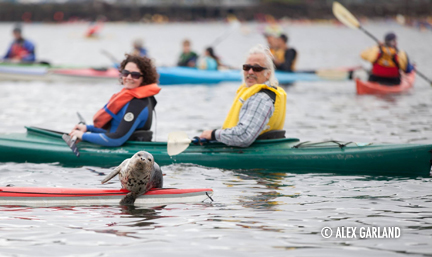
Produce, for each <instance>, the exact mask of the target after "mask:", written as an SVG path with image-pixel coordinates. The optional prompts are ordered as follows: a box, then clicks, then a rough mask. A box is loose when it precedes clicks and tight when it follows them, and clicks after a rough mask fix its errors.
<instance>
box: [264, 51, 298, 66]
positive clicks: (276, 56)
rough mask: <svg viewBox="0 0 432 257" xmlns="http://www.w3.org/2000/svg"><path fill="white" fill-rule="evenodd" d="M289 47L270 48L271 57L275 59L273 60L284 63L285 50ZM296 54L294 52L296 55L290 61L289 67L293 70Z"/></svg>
mask: <svg viewBox="0 0 432 257" xmlns="http://www.w3.org/2000/svg"><path fill="white" fill-rule="evenodd" d="M288 50H289V49H271V50H270V52H271V53H272V54H273V57H274V59H275V61H277V62H279V63H284V62H285V52H286V51H288ZM297 56H298V53H296V56H295V58H294V60H293V61H292V63H291V67H290V69H291V70H292V71H295V66H296V62H297Z"/></svg>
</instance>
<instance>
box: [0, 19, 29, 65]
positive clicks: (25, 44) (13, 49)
mask: <svg viewBox="0 0 432 257" xmlns="http://www.w3.org/2000/svg"><path fill="white" fill-rule="evenodd" d="M12 34H13V37H14V41H13V42H12V44H11V45H10V47H9V49H8V51H7V53H6V55H5V56H4V59H5V60H10V61H11V62H34V61H35V60H36V58H35V46H34V44H33V43H32V42H30V41H28V40H27V39H24V38H23V37H22V31H21V28H20V27H15V28H14V29H13V31H12Z"/></svg>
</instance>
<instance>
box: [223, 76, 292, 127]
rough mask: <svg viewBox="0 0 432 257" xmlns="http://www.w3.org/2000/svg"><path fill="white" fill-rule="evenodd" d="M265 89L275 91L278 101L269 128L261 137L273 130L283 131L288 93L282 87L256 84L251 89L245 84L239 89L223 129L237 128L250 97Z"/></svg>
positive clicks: (268, 124)
mask: <svg viewBox="0 0 432 257" xmlns="http://www.w3.org/2000/svg"><path fill="white" fill-rule="evenodd" d="M263 89H268V90H271V91H273V92H274V93H275V94H276V100H275V103H274V107H275V109H274V112H273V114H272V116H271V117H270V120H269V122H268V123H267V126H266V127H265V128H264V130H263V131H261V133H260V135H261V134H263V133H265V132H268V131H271V130H278V129H283V126H284V123H285V112H286V93H285V91H284V90H283V89H282V88H281V87H273V86H268V85H266V84H255V85H253V86H251V87H247V86H246V85H245V84H243V85H241V86H240V87H239V88H238V89H237V94H236V97H235V98H234V102H233V104H232V106H231V109H230V111H229V112H228V115H227V117H226V119H225V122H224V124H223V126H222V128H223V129H227V128H232V127H235V126H237V124H238V122H239V116H240V109H241V108H242V106H243V103H244V102H245V101H246V100H247V99H249V97H251V96H253V95H254V94H256V93H258V92H259V91H261V90H263Z"/></svg>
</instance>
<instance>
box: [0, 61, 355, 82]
mask: <svg viewBox="0 0 432 257" xmlns="http://www.w3.org/2000/svg"><path fill="white" fill-rule="evenodd" d="M157 71H158V73H159V75H160V77H159V84H160V85H182V84H183V85H184V84H201V85H203V84H217V83H221V82H241V81H242V77H243V75H242V71H240V70H199V69H195V68H188V67H158V68H157ZM346 74H347V72H346V71H337V70H336V71H330V72H329V71H325V72H324V73H323V72H319V71H317V72H313V71H312V72H280V71H277V72H276V78H277V79H278V81H279V84H290V83H294V82H296V81H322V80H341V79H346V78H347V75H346ZM118 78H119V73H118V70H117V69H116V68H104V69H102V68H60V67H53V68H48V67H46V66H41V65H37V64H35V65H26V66H18V65H15V66H14V65H5V64H2V65H0V80H26V81H36V80H43V81H62V82H63V81H70V82H82V81H91V82H98V81H99V82H106V81H117V80H118Z"/></svg>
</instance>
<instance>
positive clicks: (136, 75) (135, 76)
mask: <svg viewBox="0 0 432 257" xmlns="http://www.w3.org/2000/svg"><path fill="white" fill-rule="evenodd" d="M129 74H130V75H131V77H132V78H133V79H139V78H140V77H142V76H143V75H142V74H141V73H139V72H137V71H132V72H130V71H128V70H122V72H121V75H122V77H124V78H126V77H127V76H129Z"/></svg>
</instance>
